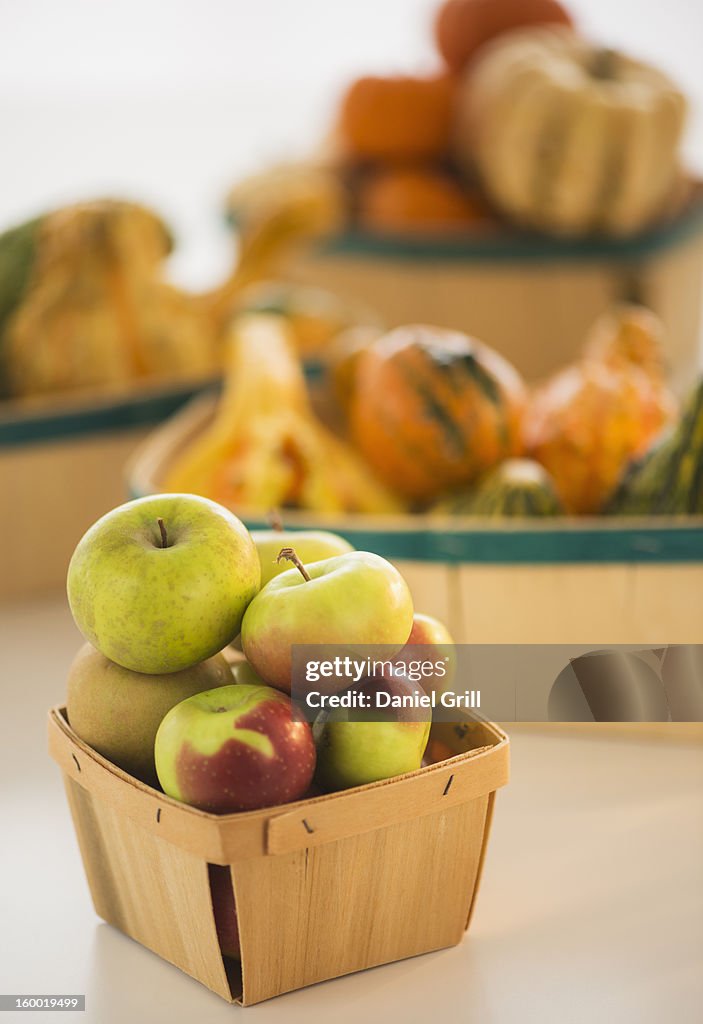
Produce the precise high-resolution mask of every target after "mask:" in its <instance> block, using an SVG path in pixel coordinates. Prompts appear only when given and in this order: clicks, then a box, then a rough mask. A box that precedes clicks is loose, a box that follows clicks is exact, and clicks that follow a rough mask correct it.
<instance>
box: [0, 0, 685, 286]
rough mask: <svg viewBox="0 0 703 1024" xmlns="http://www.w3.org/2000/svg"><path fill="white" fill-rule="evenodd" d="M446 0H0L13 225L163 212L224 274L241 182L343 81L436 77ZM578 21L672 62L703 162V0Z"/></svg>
mask: <svg viewBox="0 0 703 1024" xmlns="http://www.w3.org/2000/svg"><path fill="white" fill-rule="evenodd" d="M436 6H437V0H347V2H344V0H120V2H112V3H110V2H108V0H0V229H2V227H5V226H9V225H10V224H11V223H13V222H15V221H17V220H20V219H22V218H24V217H27V216H29V215H32V214H34V213H36V212H39V211H41V210H43V209H46V208H47V207H50V206H52V205H56V204H58V203H61V202H65V201H66V200H70V199H82V198H85V197H86V196H96V195H105V194H108V193H111V194H115V195H124V196H130V197H132V198H136V199H141V200H144V201H147V202H149V203H151V204H153V205H154V206H156V207H157V208H158V209H159V210H161V211H162V213H164V214H165V216H166V217H167V218H168V220H169V221H170V223H171V224H172V225H173V226H174V227H175V228H176V233H177V235H178V237H179V239H180V241H181V242H182V249H181V250H180V252H179V253H178V254H177V255H176V257H175V259H174V261H173V268H172V272H173V275H174V277H176V278H177V279H178V280H180V281H181V282H182V283H190V284H192V285H193V286H196V287H200V286H204V285H206V284H210V283H213V282H214V280H216V279H217V277H218V276H219V275H222V274H223V273H224V271H225V268H226V266H227V262H228V259H229V258H230V253H229V239H228V235H227V233H226V232H225V230H224V229H223V228H222V227H221V224H220V221H219V215H220V209H221V200H222V196H223V194H224V192H225V191H226V189H227V186H228V185H229V184H230V183H231V182H232V181H233V180H234V179H235V178H236V176H237V175H238V174H241V173H242V172H246V171H250V170H253V169H255V168H257V167H258V166H261V165H262V164H265V163H266V162H267V161H270V160H272V159H276V158H279V157H282V156H290V155H291V154H299V155H304V154H305V153H306V152H307V151H308V150H309V149H311V148H312V147H314V146H315V144H316V143H317V141H318V140H319V139H320V137H321V135H322V134H323V133H324V131H325V130H326V128H327V126H328V124H329V123H330V121H331V118H332V115H333V111H334V108H335V104H336V101H337V98H338V96H339V94H340V92H341V90H342V89H343V87H344V85H345V83H346V82H347V81H349V80H350V79H351V78H352V77H353V76H354V75H356V74H360V73H364V72H379V73H385V72H388V71H416V70H432V69H433V68H435V67H437V66H438V58H437V56H436V54H435V52H434V48H433V43H432V33H431V22H432V13H433V11H434V9H435V7H436ZM571 9H572V10H573V11H575V12H576V13H577V15H578V17H579V23H580V25H581V26H582V28H583V29H584V30H586V31H588V32H589V33H590V34H591V35H593V36H594V37H596V38H598V39H599V40H600V41H601V42H603V43H605V44H607V45H614V46H624V47H626V48H627V49H629V50H630V51H631V52H633V53H634V54H636V55H638V56H642V57H645V58H649V59H652V60H655V61H657V62H658V63H660V64H661V65H662V66H664V67H666V68H667V69H668V70H669V71H670V72H671V73H672V74H673V75H674V76H675V77H676V78H677V80H678V81H679V82H680V84H681V85H682V86H683V87H684V88H685V89H686V90H687V92H688V93H689V95H690V96H691V97H692V99H693V101H694V104H696V103H697V107H698V109H697V110H696V108H695V107H694V111H695V112H694V115H693V117H692V119H691V124H690V131H689V138H688V143H687V151H688V153H689V154H690V156H691V159H692V160H693V161H694V162H695V163H696V164H697V166H699V167H700V168H703V70H701V67H702V64H701V37H702V35H703V5H702V4H701V3H700V2H699V0H668V2H664V3H662V2H661V0H657V2H655V0H576V2H574V3H572V4H571Z"/></svg>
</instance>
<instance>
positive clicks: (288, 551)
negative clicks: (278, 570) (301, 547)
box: [276, 548, 310, 583]
mask: <svg viewBox="0 0 703 1024" xmlns="http://www.w3.org/2000/svg"><path fill="white" fill-rule="evenodd" d="M284 559H285V561H287V562H292V563H293V565H294V566H295V567H296V569H297V570H298V572H299V573H300V575H301V576H302V577H303V579H304V580H305V582H306V583H309V582H310V577H309V576H308V571H307V569H306V568H305V566H304V565H303V563H302V562H301V561H300V559H299V558H298V556H297V555H296V553H295V548H281V550H280V551H279V552H278V558H277V559H276V561H277V562H281V561H283V560H284Z"/></svg>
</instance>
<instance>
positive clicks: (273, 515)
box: [266, 508, 283, 533]
mask: <svg viewBox="0 0 703 1024" xmlns="http://www.w3.org/2000/svg"><path fill="white" fill-rule="evenodd" d="M266 518H267V519H268V521H269V526H270V527H271V529H272V530H275V531H276V533H283V519H282V518H281V510H280V509H278V508H272V509H271V510H270V512H269V514H268V516H267V517H266Z"/></svg>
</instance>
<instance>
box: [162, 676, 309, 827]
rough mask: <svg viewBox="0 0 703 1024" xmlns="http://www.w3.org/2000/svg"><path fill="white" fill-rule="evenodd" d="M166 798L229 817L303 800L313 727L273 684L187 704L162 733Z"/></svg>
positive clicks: (237, 686)
mask: <svg viewBox="0 0 703 1024" xmlns="http://www.w3.org/2000/svg"><path fill="white" fill-rule="evenodd" d="M154 754H155V759H156V771H157V773H158V776H159V782H160V783H161V785H162V786H163V790H164V793H166V794H167V796H172V797H174V799H176V800H182V801H183V802H184V803H187V804H191V805H192V806H193V807H199V808H200V809H201V810H203V811H213V812H216V813H222V814H227V813H230V812H233V811H253V810H256V809H257V808H259V807H271V806H273V805H275V804H283V803H288V802H289V801H291V800H297V799H298V798H299V797H301V796H303V794H304V793H305V792H306V791H307V789H308V787H309V785H310V782H311V781H312V776H313V773H314V771H315V743H314V740H313V738H312V730H311V728H310V726H309V725H308V723H307V722H305V721H303V720H302V719H301V718H300V717H299V716H298V715H297V714H296V713H295V712H294V709H293V705H292V704H291V702H290V700H289V699H288V698H287V697H286V696H285V694H283V693H281V692H280V691H279V690H274V689H272V688H271V687H270V686H256V685H254V686H252V685H247V684H244V683H234V684H232V685H231V686H220V687H219V688H218V689H216V690H207V691H206V692H205V693H198V694H196V695H195V696H194V697H189V698H188V699H187V700H184V701H181V703H180V704H177V705H176V706H175V707H174V708H171V710H170V711H169V712H168V714H167V715H166V716H165V718H164V720H163V722H162V723H161V725H160V726H159V729H158V732H157V733H156V742H155V744H154Z"/></svg>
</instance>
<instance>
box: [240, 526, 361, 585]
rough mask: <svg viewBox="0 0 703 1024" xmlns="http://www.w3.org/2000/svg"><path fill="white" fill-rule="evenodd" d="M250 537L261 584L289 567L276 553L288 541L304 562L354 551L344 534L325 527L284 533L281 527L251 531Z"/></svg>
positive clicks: (316, 560) (319, 560) (264, 583)
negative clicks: (254, 546)
mask: <svg viewBox="0 0 703 1024" xmlns="http://www.w3.org/2000/svg"><path fill="white" fill-rule="evenodd" d="M251 539H252V540H253V541H254V543H255V544H256V550H257V551H258V552H259V560H260V562H261V586H262V587H265V586H266V584H267V583H268V582H269V580H272V579H273V577H274V576H279V575H280V574H281V573H282V572H286V571H287V569H288V568H289V566H288V565H287V564H286V563H285V562H279V561H277V559H278V553H279V551H280V550H281V548H283V547H285V546H286V545H287V544H294V545H295V550H296V553H297V555H298V558H299V559H300V560H301V561H302V562H305V563H306V564H307V563H308V562H321V561H322V559H323V558H333V557H334V556H335V555H343V554H345V553H346V552H347V551H353V550H354V549H353V547H352V545H351V544H350V543H349V541H346V540H345V539H344V537H339V536H338V535H337V534H336V533H328V532H327V531H326V530H296V531H294V532H291V533H284V532H283V531H281V530H252V531H251Z"/></svg>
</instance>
